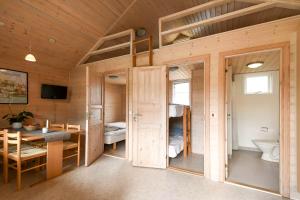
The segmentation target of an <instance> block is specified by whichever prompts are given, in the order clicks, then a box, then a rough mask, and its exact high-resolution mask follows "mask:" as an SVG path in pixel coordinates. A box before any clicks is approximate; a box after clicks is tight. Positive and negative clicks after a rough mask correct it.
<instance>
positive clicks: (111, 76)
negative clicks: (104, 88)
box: [108, 75, 119, 79]
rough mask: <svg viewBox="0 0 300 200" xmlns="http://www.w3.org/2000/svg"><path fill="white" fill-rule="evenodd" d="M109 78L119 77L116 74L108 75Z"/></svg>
mask: <svg viewBox="0 0 300 200" xmlns="http://www.w3.org/2000/svg"><path fill="white" fill-rule="evenodd" d="M108 77H109V78H110V79H118V78H119V76H117V75H109V76H108Z"/></svg>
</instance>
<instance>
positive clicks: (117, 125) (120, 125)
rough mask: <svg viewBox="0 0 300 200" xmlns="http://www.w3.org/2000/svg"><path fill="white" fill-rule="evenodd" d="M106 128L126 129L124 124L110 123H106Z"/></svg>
mask: <svg viewBox="0 0 300 200" xmlns="http://www.w3.org/2000/svg"><path fill="white" fill-rule="evenodd" d="M105 126H106V127H117V128H126V122H111V123H106V124H105Z"/></svg>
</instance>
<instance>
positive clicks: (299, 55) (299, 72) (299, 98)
mask: <svg viewBox="0 0 300 200" xmlns="http://www.w3.org/2000/svg"><path fill="white" fill-rule="evenodd" d="M296 72H297V75H296V77H297V82H296V83H297V84H296V85H297V87H296V89H297V92H296V94H297V100H296V102H297V103H296V107H297V116H296V120H297V121H296V124H297V127H296V128H297V137H296V139H297V153H296V155H297V171H296V173H297V183H298V187H297V191H298V192H300V27H299V29H298V34H297V68H296ZM299 196H300V195H299Z"/></svg>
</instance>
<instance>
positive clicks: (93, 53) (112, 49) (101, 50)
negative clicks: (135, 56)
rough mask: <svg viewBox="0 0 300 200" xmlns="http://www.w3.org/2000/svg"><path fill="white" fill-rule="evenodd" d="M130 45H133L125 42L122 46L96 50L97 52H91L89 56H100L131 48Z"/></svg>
mask: <svg viewBox="0 0 300 200" xmlns="http://www.w3.org/2000/svg"><path fill="white" fill-rule="evenodd" d="M130 44H131V43H130V42H125V43H122V44H117V45H114V46H111V47H107V48H103V49H99V50H96V51H91V52H90V53H89V56H93V55H98V54H102V53H106V52H110V51H114V50H118V49H123V48H126V47H130Z"/></svg>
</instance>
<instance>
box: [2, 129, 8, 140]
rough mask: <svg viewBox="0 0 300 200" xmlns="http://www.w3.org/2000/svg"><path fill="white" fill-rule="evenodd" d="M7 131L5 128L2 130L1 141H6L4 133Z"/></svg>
mask: <svg viewBox="0 0 300 200" xmlns="http://www.w3.org/2000/svg"><path fill="white" fill-rule="evenodd" d="M6 133H7V130H6V129H4V130H2V131H0V141H2V142H3V141H4V135H5V134H6Z"/></svg>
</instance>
